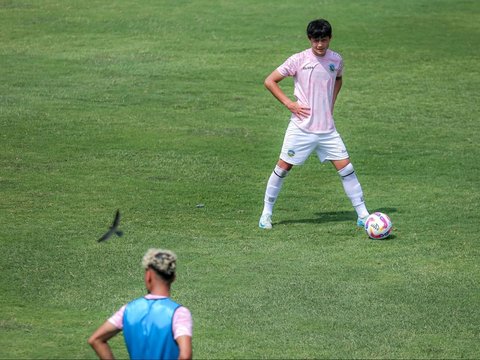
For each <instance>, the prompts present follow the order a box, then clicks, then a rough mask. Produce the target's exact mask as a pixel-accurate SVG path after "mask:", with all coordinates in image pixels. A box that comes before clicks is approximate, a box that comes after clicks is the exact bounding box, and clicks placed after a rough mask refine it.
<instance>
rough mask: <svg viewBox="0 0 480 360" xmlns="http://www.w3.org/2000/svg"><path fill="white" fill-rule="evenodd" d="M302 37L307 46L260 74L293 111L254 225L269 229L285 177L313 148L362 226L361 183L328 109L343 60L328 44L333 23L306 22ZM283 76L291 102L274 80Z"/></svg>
mask: <svg viewBox="0 0 480 360" xmlns="http://www.w3.org/2000/svg"><path fill="white" fill-rule="evenodd" d="M307 37H308V40H309V41H310V45H311V47H310V48H309V49H307V50H304V51H302V52H299V53H297V54H294V55H292V56H291V57H289V58H288V59H287V60H286V61H285V62H284V63H283V64H282V65H280V66H279V67H278V68H277V69H276V70H274V71H273V72H272V73H271V74H270V75H269V76H268V77H267V78H266V79H265V87H266V88H267V89H268V90H269V91H270V92H271V93H272V95H273V96H274V97H275V98H277V100H278V101H280V102H281V103H282V104H283V105H285V106H286V107H287V108H288V110H290V112H291V113H292V114H291V117H290V123H289V125H288V128H287V131H286V133H285V138H284V142H283V146H282V150H281V153H280V159H279V160H278V162H277V165H276V166H275V169H274V170H273V172H272V174H271V175H270V178H269V179H268V183H267V188H266V191H265V198H264V208H263V212H262V216H261V217H260V221H259V223H258V225H259V227H260V228H262V229H271V228H272V212H273V206H274V204H275V201H276V200H277V197H278V194H279V193H280V189H281V188H282V184H283V181H284V179H285V177H286V176H287V174H288V172H289V171H290V170H291V169H292V167H293V166H294V165H301V164H303V163H304V162H305V160H307V158H308V157H309V156H310V154H311V153H312V152H314V151H315V152H316V153H317V156H318V158H319V160H320V161H321V162H324V161H327V160H328V161H330V162H331V163H332V164H333V166H334V167H335V169H336V170H337V172H338V175H339V176H340V178H341V180H342V184H343V188H344V190H345V193H346V194H347V196H348V197H349V199H350V201H351V202H352V205H353V207H354V208H355V210H356V212H357V215H358V219H357V225H358V226H364V224H365V220H366V218H367V217H368V211H367V208H366V206H365V202H364V200H363V191H362V187H361V186H360V183H359V182H358V179H357V176H356V175H355V171H354V169H353V165H352V164H351V163H350V158H349V155H348V152H347V149H346V147H345V144H344V143H343V140H342V138H341V137H340V134H339V133H338V132H337V130H336V128H335V123H334V120H333V108H334V105H335V101H336V99H337V96H338V93H339V92H340V89H341V87H342V74H343V60H342V57H341V56H340V55H339V54H338V53H336V52H334V51H332V50H330V49H329V46H330V40H331V39H332V27H331V25H330V23H329V22H328V21H327V20H324V19H318V20H313V21H311V22H310V23H309V24H308V26H307ZM287 76H292V77H293V79H294V87H295V89H294V96H295V98H296V100H295V101H292V100H291V99H290V98H289V97H288V96H287V95H285V93H284V92H283V91H282V89H281V88H280V86H279V85H278V83H279V82H280V81H282V80H283V79H284V78H285V77H287ZM308 186H316V184H309V185H308Z"/></svg>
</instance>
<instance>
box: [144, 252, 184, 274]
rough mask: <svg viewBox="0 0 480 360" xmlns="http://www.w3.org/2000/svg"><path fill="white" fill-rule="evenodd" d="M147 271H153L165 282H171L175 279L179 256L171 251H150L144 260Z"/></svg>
mask: <svg viewBox="0 0 480 360" xmlns="http://www.w3.org/2000/svg"><path fill="white" fill-rule="evenodd" d="M142 266H143V268H144V269H145V270H147V269H149V268H150V269H153V270H154V271H155V272H156V273H157V274H158V275H160V276H161V277H162V278H163V279H164V280H166V281H168V282H171V281H173V279H174V278H175V270H176V268H177V255H175V253H174V252H173V251H170V250H162V249H148V251H147V252H146V253H145V255H144V256H143V259H142Z"/></svg>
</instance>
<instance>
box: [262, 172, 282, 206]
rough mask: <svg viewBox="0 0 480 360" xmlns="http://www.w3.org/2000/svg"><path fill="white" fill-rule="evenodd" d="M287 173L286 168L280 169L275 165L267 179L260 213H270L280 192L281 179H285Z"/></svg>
mask: <svg viewBox="0 0 480 360" xmlns="http://www.w3.org/2000/svg"><path fill="white" fill-rule="evenodd" d="M287 174H288V170H285V169H282V168H281V167H280V166H278V165H276V166H275V169H274V170H273V172H272V174H271V175H270V178H269V179H268V183H267V189H266V190H265V198H264V206H263V212H262V215H264V214H270V215H271V214H272V212H273V205H275V201H277V197H278V194H279V193H280V189H281V188H282V185H283V180H284V179H285V176H287Z"/></svg>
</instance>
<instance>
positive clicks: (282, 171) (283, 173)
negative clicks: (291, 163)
mask: <svg viewBox="0 0 480 360" xmlns="http://www.w3.org/2000/svg"><path fill="white" fill-rule="evenodd" d="M273 172H274V173H275V175H277V176H278V177H279V178H282V179H283V178H284V177H285V176H287V175H288V172H289V170H285V169H284V168H281V167H280V166H278V165H276V166H275V169H274V170H273Z"/></svg>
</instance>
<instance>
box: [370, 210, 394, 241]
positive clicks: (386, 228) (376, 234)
mask: <svg viewBox="0 0 480 360" xmlns="http://www.w3.org/2000/svg"><path fill="white" fill-rule="evenodd" d="M365 231H366V232H367V235H368V236H369V237H370V238H371V239H374V240H380V239H385V238H386V237H387V236H388V235H390V233H391V232H392V221H391V220H390V218H389V217H388V216H387V214H384V213H381V212H378V211H377V212H374V213H372V214H370V215H369V216H368V218H367V221H365Z"/></svg>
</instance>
